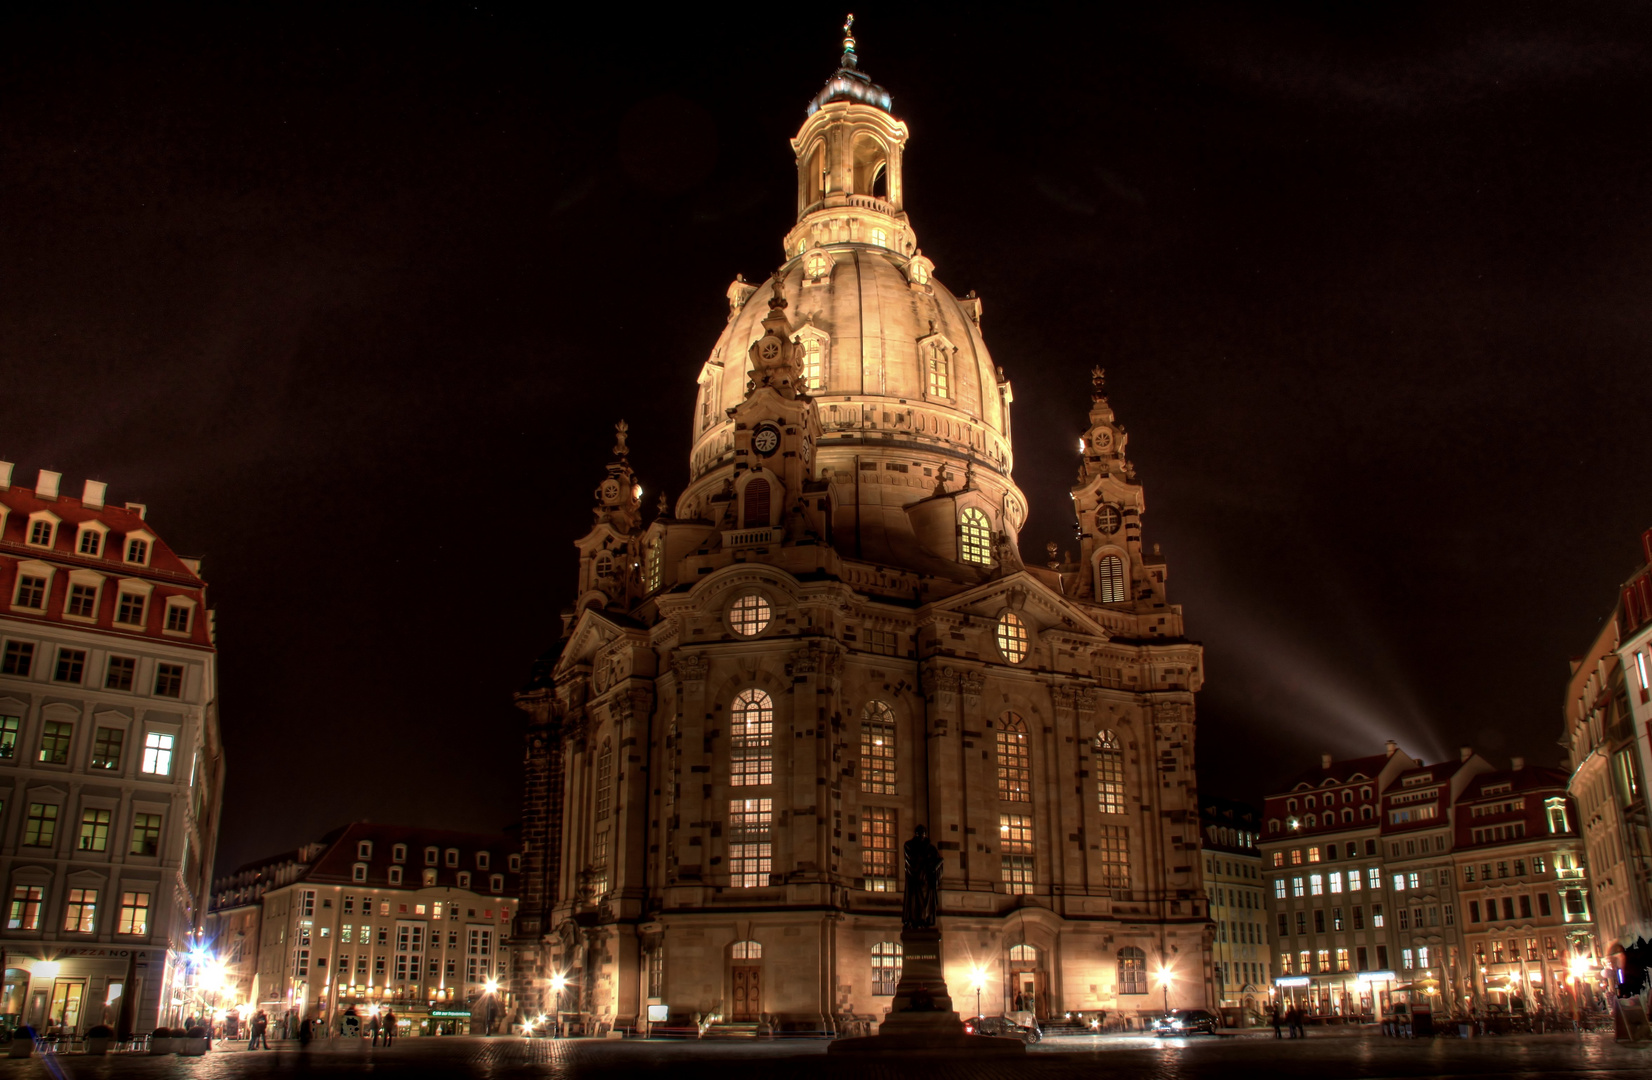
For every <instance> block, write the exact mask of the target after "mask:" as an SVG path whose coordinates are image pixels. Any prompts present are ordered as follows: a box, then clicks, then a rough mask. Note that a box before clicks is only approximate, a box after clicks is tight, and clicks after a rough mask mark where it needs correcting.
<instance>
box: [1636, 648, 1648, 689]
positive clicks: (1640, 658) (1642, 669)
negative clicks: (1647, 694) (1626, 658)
mask: <svg viewBox="0 0 1652 1080" xmlns="http://www.w3.org/2000/svg"><path fill="white" fill-rule="evenodd" d="M1635 673H1636V675H1638V676H1639V677H1640V681H1641V689H1642V690H1652V680H1649V677H1648V674H1647V670H1646V653H1644V652H1637V653H1636V654H1635Z"/></svg>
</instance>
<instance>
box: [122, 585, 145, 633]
mask: <svg viewBox="0 0 1652 1080" xmlns="http://www.w3.org/2000/svg"><path fill="white" fill-rule="evenodd" d="M148 604H149V598H148V597H147V596H144V595H143V594H142V593H135V592H122V593H121V594H120V603H119V604H118V605H116V608H115V621H116V622H118V623H125V624H126V625H127V626H142V625H143V616H144V611H145V609H146V608H147V607H148Z"/></svg>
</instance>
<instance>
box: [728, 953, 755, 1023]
mask: <svg viewBox="0 0 1652 1080" xmlns="http://www.w3.org/2000/svg"><path fill="white" fill-rule="evenodd" d="M731 973H732V975H733V980H732V984H733V988H734V995H733V998H732V999H731V1004H730V1006H729V1019H730V1020H731V1021H733V1022H734V1023H737V1024H738V1023H744V1022H749V1021H753V1020H756V1019H757V1018H758V1016H759V1015H761V1014H762V1011H763V969H762V967H761V966H759V965H756V964H735V965H734V967H733V969H732V972H731Z"/></svg>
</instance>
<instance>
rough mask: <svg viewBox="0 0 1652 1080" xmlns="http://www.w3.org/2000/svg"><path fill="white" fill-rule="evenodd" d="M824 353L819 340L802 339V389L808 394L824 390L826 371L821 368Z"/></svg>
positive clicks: (813, 338) (811, 338) (812, 338)
mask: <svg viewBox="0 0 1652 1080" xmlns="http://www.w3.org/2000/svg"><path fill="white" fill-rule="evenodd" d="M824 353H825V350H824V349H823V348H822V346H821V342H820V339H819V338H815V337H810V338H804V339H803V389H805V390H807V391H809V392H810V393H818V392H820V391H821V390H824V389H826V370H825V368H824V367H823V366H822V360H823V357H824Z"/></svg>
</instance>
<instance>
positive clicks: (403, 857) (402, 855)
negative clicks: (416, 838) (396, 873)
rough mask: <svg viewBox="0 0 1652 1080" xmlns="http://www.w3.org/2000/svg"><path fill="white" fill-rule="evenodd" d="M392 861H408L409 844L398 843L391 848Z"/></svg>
mask: <svg viewBox="0 0 1652 1080" xmlns="http://www.w3.org/2000/svg"><path fill="white" fill-rule="evenodd" d="M390 861H391V862H398V863H404V862H406V861H407V845H406V844H396V845H394V846H393V847H391V849H390Z"/></svg>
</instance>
